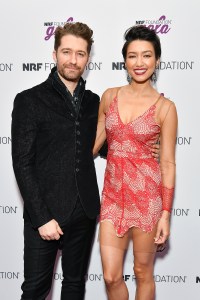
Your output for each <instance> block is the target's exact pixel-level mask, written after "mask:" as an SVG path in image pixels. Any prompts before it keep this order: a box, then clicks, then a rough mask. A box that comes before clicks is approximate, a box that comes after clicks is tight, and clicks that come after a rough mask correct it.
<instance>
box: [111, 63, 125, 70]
mask: <svg viewBox="0 0 200 300" xmlns="http://www.w3.org/2000/svg"><path fill="white" fill-rule="evenodd" d="M112 70H125V63H124V62H112Z"/></svg>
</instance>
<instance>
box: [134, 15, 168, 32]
mask: <svg viewBox="0 0 200 300" xmlns="http://www.w3.org/2000/svg"><path fill="white" fill-rule="evenodd" d="M135 23H136V25H143V26H146V27H148V28H149V29H152V30H154V31H155V32H156V33H161V34H166V33H168V32H169V31H170V30H171V28H170V27H169V25H171V23H172V20H167V19H166V16H164V15H163V16H161V17H160V18H159V19H158V20H139V21H136V22H135Z"/></svg>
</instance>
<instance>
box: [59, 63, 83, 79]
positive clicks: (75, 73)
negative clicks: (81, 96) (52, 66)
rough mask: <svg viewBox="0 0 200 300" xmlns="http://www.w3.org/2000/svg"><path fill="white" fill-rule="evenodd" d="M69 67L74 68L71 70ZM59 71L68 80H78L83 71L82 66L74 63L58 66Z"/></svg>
mask: <svg viewBox="0 0 200 300" xmlns="http://www.w3.org/2000/svg"><path fill="white" fill-rule="evenodd" d="M68 67H69V68H70V67H72V68H73V69H74V70H69V69H68ZM58 73H59V74H60V75H61V76H62V77H63V78H64V79H65V80H67V81H73V82H77V81H79V79H80V77H81V75H82V73H83V72H81V69H80V67H77V66H74V65H63V67H62V68H58Z"/></svg>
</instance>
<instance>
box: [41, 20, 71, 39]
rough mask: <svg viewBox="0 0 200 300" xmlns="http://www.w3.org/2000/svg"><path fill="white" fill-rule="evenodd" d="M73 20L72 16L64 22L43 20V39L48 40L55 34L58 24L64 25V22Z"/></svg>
mask: <svg viewBox="0 0 200 300" xmlns="http://www.w3.org/2000/svg"><path fill="white" fill-rule="evenodd" d="M73 20H74V19H73V17H69V18H68V19H67V21H65V22H44V26H45V27H47V29H46V34H45V37H44V40H45V41H48V40H49V39H50V38H51V37H52V36H53V35H54V34H55V30H56V28H57V27H58V26H64V25H65V24H66V23H69V22H73Z"/></svg>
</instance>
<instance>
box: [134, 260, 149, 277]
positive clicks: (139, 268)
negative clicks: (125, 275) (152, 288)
mask: <svg viewBox="0 0 200 300" xmlns="http://www.w3.org/2000/svg"><path fill="white" fill-rule="evenodd" d="M133 270H134V274H135V277H136V279H141V280H152V278H153V268H152V266H149V265H148V264H136V265H134V268H133Z"/></svg>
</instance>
